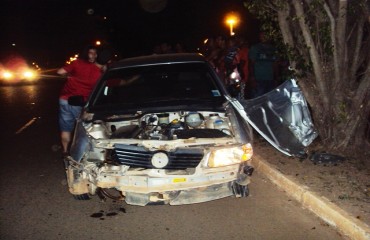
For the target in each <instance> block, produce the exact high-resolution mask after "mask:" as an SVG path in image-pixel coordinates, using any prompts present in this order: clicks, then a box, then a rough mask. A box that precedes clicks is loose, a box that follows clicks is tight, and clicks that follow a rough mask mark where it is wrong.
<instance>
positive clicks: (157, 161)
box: [152, 152, 169, 168]
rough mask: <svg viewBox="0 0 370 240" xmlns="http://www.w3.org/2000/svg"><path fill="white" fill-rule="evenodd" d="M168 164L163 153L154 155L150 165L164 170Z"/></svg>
mask: <svg viewBox="0 0 370 240" xmlns="http://www.w3.org/2000/svg"><path fill="white" fill-rule="evenodd" d="M168 162H169V159H168V156H167V154H165V153H163V152H158V153H155V154H154V155H153V157H152V165H153V166H154V167H156V168H164V167H165V166H167V164H168Z"/></svg>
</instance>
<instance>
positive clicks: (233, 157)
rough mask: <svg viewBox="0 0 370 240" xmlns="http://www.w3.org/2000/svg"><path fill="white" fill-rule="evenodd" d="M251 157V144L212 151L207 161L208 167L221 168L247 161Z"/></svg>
mask: <svg viewBox="0 0 370 240" xmlns="http://www.w3.org/2000/svg"><path fill="white" fill-rule="evenodd" d="M252 155H253V148H252V145H251V144H249V143H248V144H245V145H242V146H238V147H232V148H223V149H216V150H213V151H212V152H211V154H210V156H209V159H208V167H223V166H227V165H233V164H239V163H241V162H245V161H248V160H249V159H251V157H252Z"/></svg>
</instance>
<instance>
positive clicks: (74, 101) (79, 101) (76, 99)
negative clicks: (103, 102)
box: [68, 95, 86, 107]
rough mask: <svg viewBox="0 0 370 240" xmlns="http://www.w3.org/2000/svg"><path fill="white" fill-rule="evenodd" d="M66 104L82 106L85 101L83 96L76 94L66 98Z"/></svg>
mask: <svg viewBox="0 0 370 240" xmlns="http://www.w3.org/2000/svg"><path fill="white" fill-rule="evenodd" d="M68 104H69V105H71V106H79V107H83V106H85V104H86V102H85V100H84V97H83V96H80V95H77V96H71V97H69V98H68Z"/></svg>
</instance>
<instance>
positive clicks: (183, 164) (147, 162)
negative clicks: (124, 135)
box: [112, 144, 204, 169]
mask: <svg viewBox="0 0 370 240" xmlns="http://www.w3.org/2000/svg"><path fill="white" fill-rule="evenodd" d="M157 152H158V151H154V152H152V151H148V150H147V149H146V148H144V147H138V146H132V145H125V144H115V145H114V149H113V152H112V160H113V161H114V162H116V163H118V164H122V165H127V166H130V167H140V168H156V167H154V166H153V165H152V162H151V160H152V157H153V155H154V154H155V153H157ZM162 152H164V151H162ZM164 153H166V154H167V156H168V158H169V162H168V164H167V165H166V166H165V167H163V168H162V169H186V168H195V167H197V166H198V164H199V162H200V161H201V160H202V159H203V156H204V153H203V150H202V149H199V148H177V149H176V150H174V151H170V152H164Z"/></svg>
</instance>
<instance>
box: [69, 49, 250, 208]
mask: <svg viewBox="0 0 370 240" xmlns="http://www.w3.org/2000/svg"><path fill="white" fill-rule="evenodd" d="M153 58H154V57H151V58H150V59H153ZM155 60H156V61H158V59H155ZM160 60H162V61H163V62H160V61H159V62H156V63H155V64H151V63H145V64H141V65H140V64H139V65H138V64H135V65H134V66H131V65H130V66H126V65H123V66H122V65H119V66H118V67H116V69H115V68H113V69H112V70H110V72H108V73H107V74H105V76H104V77H103V79H102V80H101V82H100V84H98V86H97V87H96V89H95V90H94V93H93V94H92V96H91V98H90V100H89V103H88V104H87V106H86V107H85V109H84V111H83V114H82V115H81V117H80V118H79V119H78V121H77V125H76V130H75V134H74V140H73V144H72V148H71V156H70V157H69V158H68V167H67V170H66V171H67V179H68V185H69V190H70V192H71V193H72V194H73V195H74V196H75V197H76V198H77V199H86V197H87V195H88V196H91V195H95V194H99V195H103V196H105V197H112V194H111V193H112V191H114V192H115V193H116V195H115V197H117V196H118V197H119V198H121V199H124V200H125V201H126V202H127V203H128V204H133V205H140V206H145V205H148V204H170V205H181V204H192V203H199V202H205V201H210V200H215V199H220V198H224V197H228V196H236V197H246V196H248V193H249V192H248V184H249V182H250V176H251V175H252V173H253V166H252V164H251V158H252V155H253V148H252V145H251V141H252V133H251V129H250V128H249V125H248V124H247V123H246V122H245V121H243V120H242V116H240V114H239V112H238V111H236V110H235V108H234V107H233V106H232V104H231V103H230V102H229V101H228V97H227V96H226V94H227V93H226V91H225V90H224V87H223V85H222V83H221V81H219V79H218V78H217V77H216V74H215V73H214V72H212V70H211V68H210V67H209V66H208V64H207V63H206V62H205V61H203V60H202V58H200V57H198V56H196V57H194V56H191V57H190V60H189V59H188V60H186V61H185V60H182V61H174V60H173V59H172V60H171V61H168V60H166V61H164V59H163V57H162V58H161V59H160ZM202 81H203V82H202ZM117 194H118V195H117Z"/></svg>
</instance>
